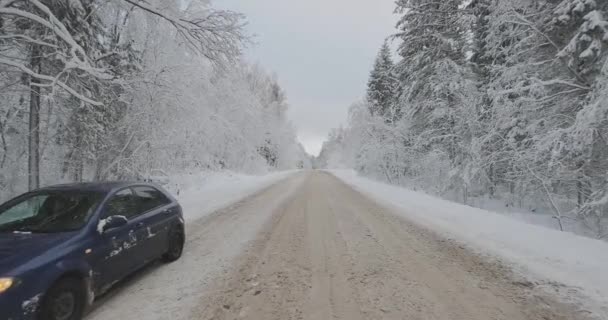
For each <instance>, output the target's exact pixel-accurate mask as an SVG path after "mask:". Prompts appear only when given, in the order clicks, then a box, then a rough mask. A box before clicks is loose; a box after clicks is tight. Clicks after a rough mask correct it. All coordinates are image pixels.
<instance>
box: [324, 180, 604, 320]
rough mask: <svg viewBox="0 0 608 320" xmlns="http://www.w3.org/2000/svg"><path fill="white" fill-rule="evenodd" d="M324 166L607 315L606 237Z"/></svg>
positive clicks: (417, 218) (421, 220)
mask: <svg viewBox="0 0 608 320" xmlns="http://www.w3.org/2000/svg"><path fill="white" fill-rule="evenodd" d="M330 172H331V173H333V174H334V175H335V176H337V177H338V178H340V179H342V180H343V181H344V182H346V183H348V184H349V185H351V186H353V187H354V188H355V189H357V190H359V191H361V192H363V193H365V194H368V195H370V196H371V197H372V198H374V199H376V200H377V201H379V202H382V203H386V204H389V205H391V206H394V207H396V208H397V209H398V210H396V211H397V212H398V213H401V214H402V215H403V216H404V217H406V218H408V219H410V220H412V221H414V222H416V223H418V224H420V225H421V226H423V227H427V228H430V229H433V230H436V231H438V232H440V233H441V234H444V235H445V236H449V237H453V238H455V239H457V240H460V241H462V242H464V243H467V244H468V245H469V246H470V247H472V248H473V249H476V250H479V251H481V252H483V253H486V254H490V255H493V256H497V257H499V258H501V259H503V260H506V261H508V262H510V263H512V264H513V265H514V269H515V271H518V272H521V273H522V275H524V276H526V277H528V278H530V280H533V281H552V282H558V283H561V284H564V285H566V286H569V287H573V288H575V289H577V290H578V291H579V293H580V294H582V295H584V296H585V298H584V300H585V301H584V303H585V306H586V307H588V308H591V309H592V310H593V311H594V313H596V314H597V315H598V316H599V317H600V318H601V319H608V277H607V276H606V270H608V243H606V242H603V241H599V240H594V239H590V238H585V237H582V236H578V235H575V234H572V233H567V232H559V231H556V230H551V229H547V228H544V227H541V226H536V225H532V224H527V223H525V222H522V221H518V220H515V219H512V218H509V217H508V216H504V215H501V214H498V213H494V212H490V211H485V210H481V209H476V208H472V207H469V206H465V205H461V204H457V203H453V202H449V201H446V200H442V199H439V198H436V197H433V196H429V195H427V194H424V193H420V192H414V191H411V190H408V189H404V188H401V187H395V186H391V185H387V184H383V183H379V182H375V181H372V180H369V179H366V178H363V177H359V176H357V174H356V173H355V172H354V171H351V170H331V171H330ZM566 291H569V290H566ZM568 298H572V297H568ZM577 300H579V299H577ZM579 302H581V301H580V300H579Z"/></svg>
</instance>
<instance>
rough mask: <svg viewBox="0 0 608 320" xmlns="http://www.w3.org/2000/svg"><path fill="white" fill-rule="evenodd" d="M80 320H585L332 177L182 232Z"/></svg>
mask: <svg viewBox="0 0 608 320" xmlns="http://www.w3.org/2000/svg"><path fill="white" fill-rule="evenodd" d="M188 237H189V241H188V247H187V250H186V252H185V256H184V258H183V259H182V260H180V261H178V262H177V263H175V264H172V265H168V266H162V265H159V266H152V267H151V268H148V270H145V271H144V272H142V274H141V275H138V276H136V277H135V279H132V280H130V281H127V283H126V284H124V285H123V286H122V287H121V288H118V289H117V290H114V291H113V292H112V293H111V294H110V295H109V296H108V297H106V298H104V299H102V301H101V302H100V303H98V307H97V308H96V309H95V310H93V312H92V313H91V315H90V316H89V317H88V318H87V319H96V320H99V319H133V318H140V319H172V320H179V319H205V320H207V319H254V320H255V319H259V320H272V319H276V320H287V319H319V320H325V319H344V320H357V319H412V320H415V319H421V320H422V319H425V320H426V319H445V320H488V319H495V320H500V319H504V320H520V319H552V320H559V319H563V320H566V319H568V320H575V319H583V316H582V315H581V314H578V313H577V312H575V311H574V310H576V308H573V307H572V306H568V305H564V304H562V303H560V302H558V301H557V300H556V299H554V298H552V297H550V296H548V295H546V294H545V293H543V292H539V291H535V290H533V289H532V288H531V287H530V286H529V284H528V283H526V282H525V281H522V280H521V279H518V278H517V277H515V276H514V275H512V274H511V272H510V271H509V269H508V268H507V267H504V266H501V265H499V264H497V263H491V262H488V261H485V260H484V259H483V258H481V257H479V256H476V255H475V254H473V253H471V252H469V251H468V250H467V249H465V248H464V247H462V246H460V245H458V244H457V243H456V242H452V241H450V240H448V239H443V238H441V237H439V236H437V235H435V234H434V233H432V232H429V231H427V230H424V229H422V228H420V227H417V226H415V225H414V224H412V223H410V222H408V221H406V220H404V219H403V218H399V217H398V215H396V214H394V213H393V212H391V211H390V209H387V208H385V207H382V206H380V205H378V204H376V203H375V202H374V201H372V200H370V199H369V198H367V197H366V196H364V195H362V194H361V193H359V192H357V191H355V190H353V189H352V188H351V187H349V186H347V185H346V184H344V183H343V182H341V181H340V180H338V179H337V178H335V177H334V176H332V175H330V174H328V173H323V172H309V173H301V174H297V175H295V176H293V177H292V178H289V179H288V180H285V181H282V182H280V183H278V184H275V185H274V186H272V187H270V188H267V189H266V190H264V191H262V192H260V193H258V194H257V195H255V196H251V197H249V198H248V199H245V200H243V201H241V202H239V203H238V204H235V205H233V206H231V207H229V208H226V209H224V210H221V211H220V212H217V213H215V214H213V215H210V216H208V217H207V218H205V219H203V220H200V221H197V222H194V223H191V224H190V226H189V228H188Z"/></svg>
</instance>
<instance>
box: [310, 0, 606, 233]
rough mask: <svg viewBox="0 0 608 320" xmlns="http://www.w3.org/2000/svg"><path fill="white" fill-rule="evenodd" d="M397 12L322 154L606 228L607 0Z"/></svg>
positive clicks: (380, 173)
mask: <svg viewBox="0 0 608 320" xmlns="http://www.w3.org/2000/svg"><path fill="white" fill-rule="evenodd" d="M395 13H396V14H398V15H399V16H400V19H399V22H398V24H397V30H396V31H395V33H394V35H392V36H391V37H389V38H388V39H387V42H386V43H385V45H384V46H383V47H382V48H381V49H380V53H379V54H378V57H377V60H376V61H375V64H374V66H373V70H372V72H371V75H370V78H369V82H368V89H367V94H366V98H365V99H364V100H363V101H360V102H357V103H355V104H353V105H352V107H351V109H350V113H349V119H348V124H347V126H346V127H343V128H339V129H335V130H334V131H333V132H332V133H331V134H330V139H329V141H328V142H326V143H325V145H324V148H323V150H322V153H321V156H320V157H319V159H318V165H320V166H326V167H344V166H346V167H352V168H355V169H356V170H357V172H359V173H360V174H362V175H366V176H369V177H373V178H376V179H381V180H383V181H386V182H389V183H392V184H399V185H404V186H408V187H411V188H415V189H417V190H424V191H426V192H429V193H432V194H435V195H439V196H442V197H444V198H448V199H451V200H455V201H458V202H461V203H465V204H474V203H476V202H478V201H479V200H480V199H490V200H492V199H494V200H496V199H497V200H500V201H501V203H503V205H504V206H508V207H517V208H528V209H532V210H531V211H529V212H531V213H534V212H536V210H539V211H543V212H546V213H550V214H551V217H552V219H551V220H552V221H553V222H552V223H554V224H555V227H556V228H559V229H562V230H563V229H568V228H569V226H571V225H573V224H577V225H580V226H582V227H584V229H585V230H586V231H585V233H586V234H587V235H590V236H592V237H596V238H600V239H601V238H604V239H606V238H608V140H607V139H608V1H604V0H508V1H507V0H472V1H464V2H463V1H462V0H444V1H434V0H398V1H396V11H395ZM393 47H397V50H396V53H394V52H393V51H394V50H393Z"/></svg>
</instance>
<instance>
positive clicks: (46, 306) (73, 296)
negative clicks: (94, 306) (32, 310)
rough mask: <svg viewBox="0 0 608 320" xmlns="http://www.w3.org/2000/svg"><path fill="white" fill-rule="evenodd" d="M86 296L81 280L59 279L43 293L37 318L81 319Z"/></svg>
mask: <svg viewBox="0 0 608 320" xmlns="http://www.w3.org/2000/svg"><path fill="white" fill-rule="evenodd" d="M86 296H87V295H86V290H85V288H84V285H83V283H82V281H80V280H78V279H75V278H66V279H63V280H60V281H59V282H58V283H56V284H55V285H54V286H53V287H52V288H51V290H49V291H48V292H47V294H46V295H45V297H44V300H43V302H42V306H41V308H40V315H39V320H80V319H82V316H83V313H84V309H85V307H86Z"/></svg>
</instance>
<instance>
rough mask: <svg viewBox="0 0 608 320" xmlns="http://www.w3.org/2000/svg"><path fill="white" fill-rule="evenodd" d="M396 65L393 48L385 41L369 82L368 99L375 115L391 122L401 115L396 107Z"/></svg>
mask: <svg viewBox="0 0 608 320" xmlns="http://www.w3.org/2000/svg"><path fill="white" fill-rule="evenodd" d="M394 67H395V64H394V62H393V58H392V57H391V49H390V47H389V46H388V42H387V41H385V42H384V44H383V45H382V47H381V48H380V52H379V53H378V56H377V57H376V61H375V62H374V67H373V69H372V71H371V74H370V77H369V81H368V82H367V100H368V101H369V103H370V108H371V110H370V111H371V113H372V114H373V115H379V116H381V117H384V118H385V119H387V121H391V122H392V121H395V120H397V119H398V116H399V115H398V113H397V110H396V109H395V101H396V96H397V86H398V82H397V78H396V76H395V74H394Z"/></svg>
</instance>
